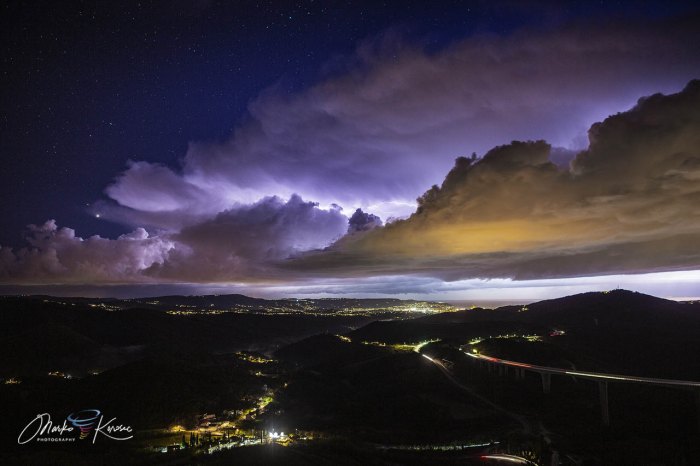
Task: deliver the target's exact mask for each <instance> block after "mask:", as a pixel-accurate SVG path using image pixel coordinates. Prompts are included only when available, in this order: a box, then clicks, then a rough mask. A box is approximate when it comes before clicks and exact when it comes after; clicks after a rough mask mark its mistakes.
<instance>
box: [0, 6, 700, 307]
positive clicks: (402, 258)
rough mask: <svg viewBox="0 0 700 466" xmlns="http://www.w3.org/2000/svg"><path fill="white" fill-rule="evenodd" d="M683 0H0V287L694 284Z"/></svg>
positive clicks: (689, 63)
mask: <svg viewBox="0 0 700 466" xmlns="http://www.w3.org/2000/svg"><path fill="white" fill-rule="evenodd" d="M696 5H697V3H696V2H668V1H659V2H590V1H581V2H547V1H542V2H529V3H528V2H512V1H501V2H499V1H496V2H407V1H401V2H235V3H234V2H210V1H205V0H202V1H173V2H156V3H150V2H55V3H46V4H39V3H36V4H32V3H30V2H5V3H4V4H3V6H2V7H1V8H2V15H0V22H1V27H0V35H1V36H2V48H1V51H0V54H1V56H2V74H1V75H0V80H1V84H0V93H1V102H2V105H1V106H0V154H2V160H3V162H4V168H3V170H2V172H0V177H1V178H0V190H1V193H0V199H2V201H1V202H0V215H1V216H2V228H1V229H0V245H2V250H0V283H2V284H4V285H3V287H2V288H1V289H0V291H2V290H4V291H5V292H25V291H26V290H27V289H29V290H31V292H40V291H48V292H52V293H59V294H60V293H69V294H76V293H83V294H98V295H115V294H119V295H143V294H155V293H156V290H157V291H158V292H161V291H163V290H166V291H173V290H175V291H181V290H185V291H186V292H188V293H189V292H202V293H203V292H222V290H223V291H224V292H225V291H231V292H246V293H249V294H253V295H262V296H278V295H283V296H286V295H313V296H325V295H337V294H338V293H347V294H351V295H356V296H371V295H375V294H380V295H399V296H420V297H428V298H435V299H443V298H446V299H465V300H467V299H507V298H514V299H520V298H530V297H532V298H539V297H545V296H553V295H561V294H567V293H568V292H570V291H572V290H583V289H607V288H612V287H615V286H618V285H621V286H624V287H628V288H635V289H640V290H642V291H647V292H651V293H656V294H662V295H666V296H670V297H688V296H700V273H698V272H697V270H700V255H699V254H698V252H697V247H695V246H693V245H697V244H700V213H699V212H698V210H697V207H696V206H697V205H700V204H698V201H699V200H700V185H699V183H700V140H699V139H698V137H699V136H698V134H700V110H699V109H700V105H699V104H700V100H699V99H700V86H699V85H698V84H697V83H692V82H691V81H692V80H693V79H698V78H700V51H699V50H698V48H697V44H698V43H700V41H699V39H700V37H699V36H700V32H698V31H697V27H696V24H698V23H697V21H698V20H700V7H698V6H696ZM689 83H690V84H689ZM658 93H662V94H665V96H661V95H657V96H654V97H652V98H648V99H644V100H642V101H639V103H638V99H640V98H641V97H645V96H651V95H654V94H658ZM620 112H623V113H620ZM618 113H619V114H618ZM616 114H618V115H616ZM611 115H616V116H614V117H613V118H608V117H610V116H611ZM606 118H608V119H607V120H606ZM596 122H602V123H600V124H596ZM594 124H595V125H594ZM592 125H593V127H592ZM589 129H590V132H589ZM511 141H530V142H523V143H515V144H511V145H508V144H510V143H511ZM538 141H539V142H538ZM545 141H546V142H545ZM503 145H508V146H503ZM497 146H503V147H500V148H498V149H494V148H495V147H497ZM472 153H475V154H476V159H474V160H472V159H471V154H472ZM459 156H466V158H464V159H459V160H457V161H455V159H456V158H457V157H459ZM448 173H449V175H448ZM433 185H437V186H438V187H439V188H434V189H432V190H430V189H431V186H433ZM429 190H430V191H429ZM419 197H420V198H421V200H420V201H419V202H418V203H417V202H416V199H417V198H419ZM358 208H359V209H361V211H356V210H357V209H358ZM416 210H417V213H415V214H414V215H412V216H411V214H413V213H414V212H416ZM409 216H410V218H409ZM402 219H403V220H402ZM95 235H99V237H97V236H95ZM577 277H586V278H577ZM484 280H487V281H484ZM28 285H32V286H31V287H29V288H27V286H28ZM149 287H150V288H149ZM168 287H170V288H168Z"/></svg>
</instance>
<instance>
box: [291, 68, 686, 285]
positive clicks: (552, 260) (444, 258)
mask: <svg viewBox="0 0 700 466" xmlns="http://www.w3.org/2000/svg"><path fill="white" fill-rule="evenodd" d="M589 138H590V145H589V147H588V149H586V150H584V151H581V152H580V153H579V154H577V155H576V157H575V158H574V159H573V160H572V162H571V166H570V169H565V170H562V169H560V168H559V167H558V166H557V165H555V164H554V163H552V162H551V161H550V160H549V156H550V153H551V147H550V145H549V144H548V143H546V142H545V141H529V142H513V143H511V144H508V145H504V146H499V147H496V148H494V149H492V150H490V151H489V152H488V153H486V154H485V155H484V157H483V158H481V159H472V158H464V157H462V158H458V159H457V161H456V163H455V166H454V168H453V169H452V170H451V171H450V172H449V174H448V175H447V177H446V178H445V180H444V182H443V183H442V185H441V186H434V187H433V188H431V189H430V190H428V191H427V192H426V193H425V194H424V195H423V196H421V197H420V198H419V200H418V204H419V206H418V209H417V211H416V213H415V214H413V215H412V216H411V217H410V218H409V219H407V220H403V221H397V222H393V223H391V224H389V225H387V226H386V227H385V228H382V229H376V230H374V231H371V232H367V233H366V234H364V235H362V236H355V237H351V236H348V237H346V238H344V239H342V240H341V241H339V242H338V243H336V244H335V245H334V246H333V247H332V248H329V250H327V251H324V252H322V253H317V254H312V255H309V256H308V257H306V258H305V259H304V260H302V261H299V262H297V263H296V264H295V266H297V267H301V268H312V269H315V270H326V271H327V272H331V273H341V274H350V275H352V274H358V275H364V274H367V273H373V274H383V273H385V274H391V273H395V271H396V270H401V269H404V270H411V271H413V272H414V273H417V274H423V275H429V276H437V277H441V278H443V279H448V280H456V279H463V278H475V277H478V278H491V277H502V278H515V279H533V278H543V277H571V276H586V275H596V274H613V273H641V272H649V271H663V270H680V269H686V270H687V269H693V268H697V267H699V266H700V250H698V247H697V245H698V244H700V207H698V206H700V183H698V182H699V181H700V81H692V82H691V83H689V84H688V85H687V87H686V88H685V89H684V90H683V91H682V92H680V93H678V94H674V95H669V96H664V95H661V94H656V95H652V96H650V97H646V98H642V99H640V100H639V103H638V104H637V106H635V107H634V108H633V109H632V110H630V111H628V112H624V113H619V114H617V115H614V116H611V117H609V118H607V119H606V120H604V121H603V122H600V123H596V124H594V125H593V126H592V127H591V128H590V130H589ZM351 264H355V267H354V268H353V267H352V266H351Z"/></svg>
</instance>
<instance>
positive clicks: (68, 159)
mask: <svg viewBox="0 0 700 466" xmlns="http://www.w3.org/2000/svg"><path fill="white" fill-rule="evenodd" d="M689 9H692V2H688V3H673V2H666V1H659V2H591V1H581V2H571V3H567V4H561V3H560V2H534V3H532V4H531V5H524V4H523V2H411V1H396V2H378V1H368V2H361V1H359V2H358V1H356V2H321V1H316V2H253V1H243V2H213V1H211V2H210V1H206V0H201V1H173V2H155V3H151V2H107V1H97V2H43V3H34V2H12V1H11V2H3V6H2V14H1V15H0V17H1V19H0V36H1V37H2V49H1V50H0V56H1V57H2V74H1V75H0V101H1V102H2V106H1V107H0V156H1V157H2V161H3V170H2V172H0V218H2V228H1V229H0V244H3V245H11V246H19V245H21V243H22V242H21V236H22V231H23V228H24V227H25V225H27V224H29V223H37V224H38V223H41V222H43V221H44V220H46V219H49V218H55V219H56V220H57V221H58V223H59V224H62V225H70V226H72V227H73V228H75V229H76V230H77V231H78V232H79V233H81V234H83V235H91V234H101V235H103V236H109V237H114V236H115V235H116V234H119V233H123V232H125V231H128V230H130V228H127V227H122V226H120V225H117V224H114V223H110V222H106V221H103V220H99V219H95V218H94V216H93V215H91V214H89V213H88V212H87V210H86V207H87V204H89V203H92V202H93V201H95V200H97V199H99V198H101V197H103V190H104V188H105V187H106V186H107V185H108V184H109V183H110V182H111V181H112V180H113V179H114V177H115V175H116V174H117V173H118V172H120V171H121V170H123V169H124V168H125V163H126V161H127V160H129V159H132V160H149V161H151V162H160V163H163V164H166V165H169V166H171V167H173V168H177V167H178V160H179V159H180V158H182V157H183V156H184V154H185V152H186V148H187V144H188V142H190V141H201V140H222V139H224V138H226V137H227V136H228V135H229V134H230V132H231V130H232V128H233V127H234V125H236V123H237V122H240V121H241V119H245V118H246V105H247V104H248V102H249V101H251V100H252V99H254V98H255V97H256V96H257V95H258V93H259V92H260V91H261V90H263V89H264V88H266V87H268V86H270V85H273V84H278V86H279V89H282V90H288V91H289V92H294V91H298V90H300V89H303V88H305V87H307V86H309V85H310V84H312V83H313V82H315V81H316V80H317V79H318V78H319V76H321V75H323V74H324V73H333V72H337V71H338V70H337V69H334V66H340V67H342V66H346V65H347V63H346V62H344V61H341V60H338V59H337V57H340V56H347V55H349V54H351V53H352V52H353V51H354V50H355V48H356V47H357V45H358V43H359V42H360V41H362V40H364V39H367V38H372V37H373V36H375V35H377V34H380V33H383V32H385V31H386V30H387V29H391V28H394V29H397V30H400V31H401V33H402V35H403V36H404V37H407V38H408V39H409V40H415V41H419V42H420V43H421V44H423V45H424V46H426V47H428V48H430V47H434V48H436V49H438V48H440V47H443V46H444V45H446V44H449V43H450V42H452V41H455V40H459V39H461V38H464V37H466V36H469V35H471V34H474V33H495V34H505V33H509V32H511V31H513V30H514V29H518V28H521V27H524V26H528V27H535V28H549V27H555V26H557V25H560V24H562V23H565V22H567V21H572V20H576V21H591V20H593V21H595V20H601V19H607V18H620V17H623V18H624V17H635V18H640V17H641V18H658V17H661V16H670V15H675V14H678V13H682V12H683V11H686V10H689ZM334 63H336V65H334ZM341 63H342V64H341Z"/></svg>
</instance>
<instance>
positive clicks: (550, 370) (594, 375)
mask: <svg viewBox="0 0 700 466" xmlns="http://www.w3.org/2000/svg"><path fill="white" fill-rule="evenodd" d="M464 354H466V355H467V356H469V357H471V358H474V359H478V360H480V361H486V362H490V363H494V364H500V365H504V366H511V367H518V368H522V369H526V370H530V371H533V372H538V373H541V374H559V375H568V376H573V377H577V378H582V379H590V380H598V381H601V380H602V381H605V380H614V381H618V382H631V383H643V384H650V385H660V386H665V387H689V388H700V382H694V381H691V380H672V379H657V378H652V377H635V376H632V375H618V374H605V373H600V372H584V371H572V370H567V369H560V368H556V367H547V366H536V365H534V364H527V363H524V362H517V361H509V360H507V359H499V358H494V357H491V356H486V355H484V354H478V353H468V352H466V351H464Z"/></svg>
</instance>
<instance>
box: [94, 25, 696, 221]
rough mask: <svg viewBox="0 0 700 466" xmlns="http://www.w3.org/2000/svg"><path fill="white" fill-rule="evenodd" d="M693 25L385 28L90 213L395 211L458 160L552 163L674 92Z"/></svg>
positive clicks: (122, 179)
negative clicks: (419, 33) (512, 152)
mask: <svg viewBox="0 0 700 466" xmlns="http://www.w3.org/2000/svg"><path fill="white" fill-rule="evenodd" d="M695 24H696V23H695V22H694V21H692V20H691V19H688V20H687V21H686V22H678V21H673V22H671V21H666V22H656V23H644V24H637V25H629V24H627V25H619V24H610V25H607V26H600V25H598V26H596V27H595V28H594V27H591V26H590V25H586V26H583V25H581V26H575V25H567V27H566V28H562V29H553V30H549V31H544V32H542V31H539V32H533V31H528V30H520V31H516V32H514V33H512V34H509V35H505V36H472V37H469V38H467V39H464V40H462V41H458V42H456V43H454V44H451V45H449V46H447V47H445V48H442V49H440V50H438V51H429V50H426V49H425V48H424V47H423V46H421V45H420V43H419V42H417V41H413V42H407V41H404V40H402V39H401V37H400V36H399V35H398V34H395V33H394V34H392V33H387V34H385V35H383V36H381V37H379V38H376V39H374V40H368V41H366V42H365V43H363V44H361V45H360V46H359V47H358V49H357V51H356V53H355V54H354V55H352V56H349V57H346V58H345V59H344V60H338V61H340V62H341V65H337V64H336V66H335V67H334V68H333V69H334V71H333V72H329V73H328V74H327V75H326V76H325V77H324V78H322V79H320V80H319V81H318V82H317V83H316V84H314V85H312V86H310V87H309V88H307V89H306V90H304V91H301V92H298V93H294V94H289V93H287V92H284V91H282V90H280V89H277V87H275V86H272V87H270V88H268V89H267V90H265V91H263V92H262V93H261V95H260V96H259V97H258V98H257V99H255V100H254V101H252V102H250V104H249V106H248V113H249V115H248V118H247V119H246V120H245V121H244V122H243V123H241V124H239V125H238V126H237V127H236V128H235V130H234V131H233V134H232V135H231V137H230V138H229V139H228V140H227V141H225V142H206V141H202V142H193V143H191V144H190V146H189V149H188V151H187V153H186V154H185V156H184V159H183V160H182V164H181V166H180V167H179V169H177V170H175V169H171V168H166V167H163V166H160V165H155V164H151V163H149V162H147V161H139V162H132V163H131V164H130V165H129V166H128V168H127V169H126V171H125V172H123V173H122V174H120V175H119V176H118V177H117V178H116V180H115V182H114V183H113V184H112V185H111V186H109V187H108V188H107V190H106V193H107V195H108V196H109V197H110V199H111V200H112V203H111V204H110V205H104V204H103V205H100V206H99V209H100V210H101V211H102V212H103V216H104V217H107V218H112V219H114V220H117V221H120V222H125V223H129V224H132V225H134V226H145V225H149V226H153V227H155V228H163V229H169V230H173V229H175V230H176V229H179V228H181V227H182V226H184V225H187V224H191V223H193V222H194V221H196V220H201V217H202V216H209V217H212V216H214V215H215V214H216V213H218V212H221V211H223V210H225V209H227V208H229V207H231V206H232V205H233V204H235V203H253V202H256V201H258V200H260V199H262V198H263V197H266V196H270V195H277V196H280V197H282V198H288V197H289V196H291V195H292V194H294V193H297V194H299V195H301V196H302V197H303V198H304V199H310V200H313V201H317V202H319V203H320V204H321V205H322V206H330V205H331V204H333V203H335V204H338V205H341V206H343V207H344V208H346V209H352V210H354V209H356V208H358V207H359V208H362V209H363V210H364V211H370V212H372V213H374V214H376V215H379V216H380V217H382V218H388V217H405V216H407V215H409V214H410V213H412V212H413V210H414V209H415V202H414V200H415V198H416V197H417V196H418V195H419V194H420V193H422V192H424V191H425V190H426V189H427V188H428V187H430V186H431V185H432V184H435V183H439V182H440V180H441V179H442V178H443V176H444V174H445V173H446V172H447V171H448V170H449V169H450V166H451V164H452V161H453V160H454V158H455V157H457V156H459V155H464V154H471V153H472V152H477V153H480V154H483V153H484V152H486V151H488V150H489V149H490V148H492V147H494V146H496V145H499V144H503V143H504V142H505V141H511V140H530V139H535V140H539V139H543V140H547V141H548V142H549V143H550V144H552V145H553V146H554V147H555V148H557V149H556V151H555V152H554V154H553V158H555V159H557V160H559V159H561V156H562V154H564V155H566V153H567V151H566V149H568V150H569V151H568V153H569V154H570V153H571V150H573V149H577V150H580V149H583V148H585V147H586V130H587V129H588V127H589V126H590V125H591V124H592V123H593V122H595V121H600V120H602V119H603V118H605V117H607V116H608V115H610V114H612V113H614V112H616V111H620V110H624V109H627V108H630V107H631V106H632V105H634V103H635V102H636V99H637V98H638V97H639V96H641V95H649V94H652V93H654V92H675V91H677V90H678V89H680V88H682V86H683V85H684V84H685V83H687V82H688V80H689V79H691V78H693V77H696V76H698V75H700V56H699V55H700V52H698V49H697V47H695V46H694V45H693V44H696V43H698V41H699V40H700V37H699V36H700V33H699V32H698V29H697V27H696V26H695ZM339 70H340V71H339ZM562 149H563V150H562ZM192 212H196V213H197V218H195V219H193V218H192V217H191V213H192Z"/></svg>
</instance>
